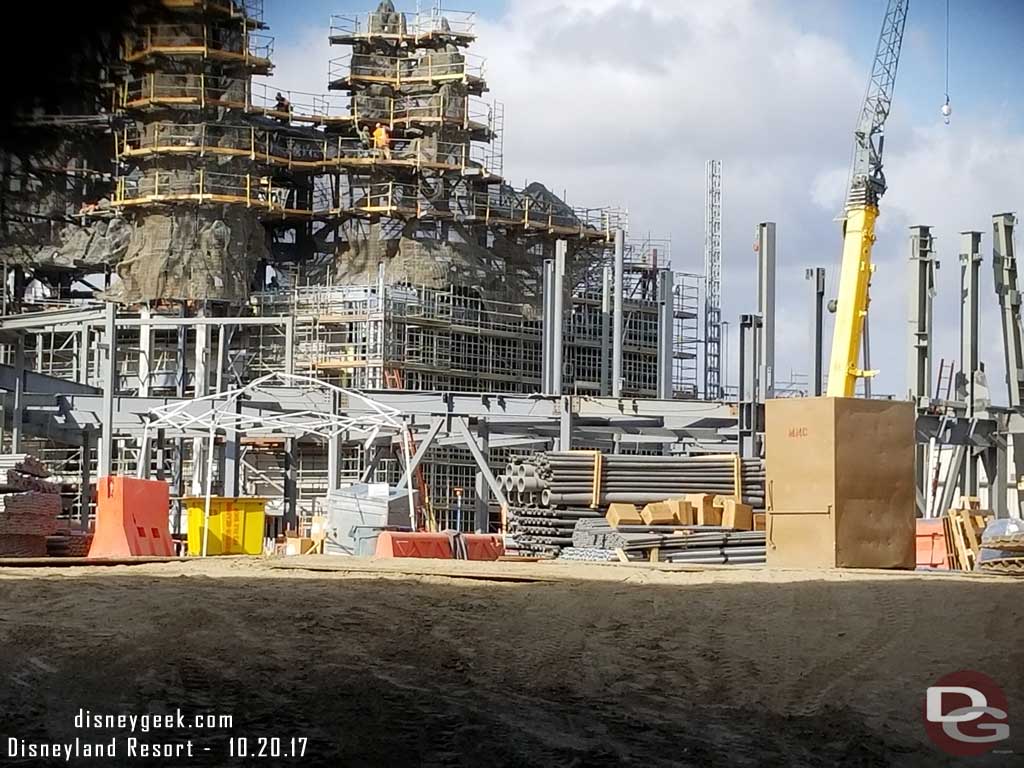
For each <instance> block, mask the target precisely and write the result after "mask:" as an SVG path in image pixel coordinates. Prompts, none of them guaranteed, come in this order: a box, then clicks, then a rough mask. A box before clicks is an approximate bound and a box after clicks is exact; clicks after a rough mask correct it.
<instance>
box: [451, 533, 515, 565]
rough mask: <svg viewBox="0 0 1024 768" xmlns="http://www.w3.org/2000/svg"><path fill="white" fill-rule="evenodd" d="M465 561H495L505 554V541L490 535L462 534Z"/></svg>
mask: <svg viewBox="0 0 1024 768" xmlns="http://www.w3.org/2000/svg"><path fill="white" fill-rule="evenodd" d="M462 540H463V541H465V542H466V559H467V560H497V559H498V558H499V557H501V556H502V555H504V554H505V541H504V539H503V538H502V537H501V536H497V535H494V534H490V533H464V534H462Z"/></svg>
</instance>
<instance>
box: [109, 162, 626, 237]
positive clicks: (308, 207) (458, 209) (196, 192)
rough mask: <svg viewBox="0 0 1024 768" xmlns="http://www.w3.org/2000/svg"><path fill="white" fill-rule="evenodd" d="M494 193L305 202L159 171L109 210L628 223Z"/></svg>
mask: <svg viewBox="0 0 1024 768" xmlns="http://www.w3.org/2000/svg"><path fill="white" fill-rule="evenodd" d="M501 189H503V190H506V192H507V193H506V194H501V193H498V192H494V191H491V190H490V189H487V190H477V189H473V188H470V189H467V190H465V191H463V192H462V193H460V194H459V195H457V196H456V197H454V198H443V199H441V200H436V199H435V198H436V194H435V188H434V187H432V186H431V185H428V184H425V183H423V182H420V183H415V184H401V183H397V182H377V183H358V182H357V183H350V184H349V186H348V188H347V189H346V190H345V192H344V193H343V194H342V195H341V196H340V199H339V200H336V201H333V202H332V200H331V197H330V193H329V191H328V190H327V189H324V188H320V187H315V188H314V195H313V200H312V203H308V202H299V199H298V196H297V195H296V194H295V189H294V188H292V187H289V186H283V185H276V184H275V183H274V181H273V179H271V178H270V177H269V176H261V175H258V174H228V173H210V172H207V171H205V169H198V170H174V171H169V170H160V171H148V172H146V173H145V174H142V175H140V176H122V177H119V178H118V182H117V187H116V191H115V195H114V205H115V206H118V207H122V206H137V205H146V204H159V203H173V202H192V203H200V204H202V203H235V204H241V205H245V206H247V207H250V208H261V209H265V210H266V211H267V212H268V213H270V214H280V215H287V216H296V217H320V218H328V217H340V216H353V215H355V216H359V215H369V216H381V217H385V218H397V219H412V218H418V219H430V220H441V219H454V220H458V221H466V222H472V223H487V224H492V225H501V226H508V227H517V228H522V229H524V230H535V231H543V232H548V233H550V234H556V235H563V236H566V237H579V238H583V239H586V240H594V241H606V242H607V241H611V240H612V239H613V238H614V236H615V232H616V230H618V229H620V228H623V227H626V226H628V215H627V213H626V212H625V211H623V210H621V209H617V208H580V207H570V206H567V205H565V204H556V203H554V202H551V201H547V200H538V199H536V198H534V197H531V196H530V195H528V194H526V193H523V192H517V191H516V190H512V189H511V188H510V187H501Z"/></svg>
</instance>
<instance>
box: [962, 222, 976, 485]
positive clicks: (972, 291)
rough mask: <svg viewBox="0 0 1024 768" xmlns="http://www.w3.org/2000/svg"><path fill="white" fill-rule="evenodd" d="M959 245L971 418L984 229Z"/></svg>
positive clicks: (964, 384)
mask: <svg viewBox="0 0 1024 768" xmlns="http://www.w3.org/2000/svg"><path fill="white" fill-rule="evenodd" d="M960 244H961V245H960V375H959V376H958V377H957V386H956V390H957V398H958V399H961V400H963V402H964V403H965V404H966V405H967V412H966V414H965V415H966V416H967V417H968V418H972V417H973V416H974V411H975V392H974V383H975V381H974V380H975V374H976V373H977V371H978V368H979V360H978V322H979V317H978V300H979V295H978V294H979V292H980V290H979V286H980V273H981V232H961V233H960ZM972 495H973V494H972Z"/></svg>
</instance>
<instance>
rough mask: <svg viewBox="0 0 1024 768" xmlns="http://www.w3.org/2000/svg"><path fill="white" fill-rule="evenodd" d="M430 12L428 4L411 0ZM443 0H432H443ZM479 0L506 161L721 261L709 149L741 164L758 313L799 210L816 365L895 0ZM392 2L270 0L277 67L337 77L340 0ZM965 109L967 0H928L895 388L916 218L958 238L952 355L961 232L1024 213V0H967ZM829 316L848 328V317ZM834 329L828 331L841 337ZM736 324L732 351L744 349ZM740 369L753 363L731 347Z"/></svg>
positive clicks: (907, 140)
mask: <svg viewBox="0 0 1024 768" xmlns="http://www.w3.org/2000/svg"><path fill="white" fill-rule="evenodd" d="M396 5H397V6H398V8H399V10H404V11H413V10H414V9H415V2H414V1H412V0H410V2H406V3H401V2H398V3H396ZM424 5H427V0H424ZM446 5H451V6H452V7H454V8H464V9H467V10H476V11H477V12H478V14H479V17H480V24H479V34H480V39H479V41H478V42H477V44H476V45H475V46H474V48H473V50H474V52H475V53H479V54H481V55H483V56H485V57H487V58H488V69H487V78H488V81H489V84H490V86H491V93H490V94H489V95H490V96H493V97H494V98H496V99H499V100H501V101H503V102H505V105H506V123H505V127H506V138H505V171H506V173H505V175H506V177H507V178H508V179H509V180H510V181H511V182H512V183H514V184H516V185H520V184H522V183H523V182H524V181H525V180H528V179H529V180H535V179H536V180H540V181H543V182H544V183H547V184H548V185H549V186H550V187H551V188H552V189H554V190H556V191H558V192H559V193H561V191H562V190H563V189H565V190H567V192H568V197H569V200H570V202H572V203H574V204H581V205H602V204H611V205H621V206H626V207H628V208H629V210H630V217H631V229H633V230H634V231H635V232H650V233H652V234H654V235H655V236H664V235H669V236H671V238H672V255H673V263H674V265H675V267H676V268H677V269H680V270H685V271H690V272H701V271H702V268H703V265H702V256H701V252H702V247H703V211H702V208H703V164H704V161H705V160H706V159H707V158H710V157H717V158H719V159H721V160H722V161H723V164H724V189H725V191H724V196H723V201H724V227H723V232H724V252H725V281H724V286H723V296H724V299H723V300H724V316H725V317H726V318H728V319H729V320H730V322H731V323H732V324H733V327H734V328H735V325H736V323H735V321H736V319H737V318H738V315H739V314H741V313H745V312H752V311H754V307H753V304H754V295H755V294H754V283H755V279H754V257H753V254H752V250H751V243H752V240H753V232H754V229H755V226H756V224H757V222H758V221H764V220H773V221H776V222H778V233H779V235H778V237H779V250H778V253H779V261H778V265H779V266H778V269H779V276H778V302H779V318H778V325H777V328H778V331H777V332H778V341H777V349H778V355H779V365H778V368H779V376H780V378H782V377H784V375H785V372H786V371H788V370H794V371H806V370H807V369H808V367H809V365H808V355H809V351H808V349H809V347H808V333H807V328H808V319H807V318H808V314H809V306H808V301H807V299H806V297H807V295H808V291H807V288H806V285H805V283H804V279H803V273H804V269H805V268H807V267H811V266H824V267H825V268H826V269H827V270H828V271H829V286H830V288H832V289H833V290H834V275H835V273H836V272H837V268H838V259H839V254H840V242H839V230H838V224H836V223H835V222H834V221H833V217H834V215H835V213H836V212H838V210H839V207H840V204H841V197H842V194H843V187H844V185H845V175H846V169H847V164H848V162H849V154H850V148H851V145H852V131H853V127H854V122H855V120H856V117H857V114H858V111H859V107H860V101H861V99H862V97H863V93H864V87H865V84H866V81H867V77H868V73H869V68H870V65H871V60H872V56H873V53H874V48H875V44H876V40H877V36H878V32H879V27H880V25H881V21H882V17H883V14H884V10H885V7H886V2H885V0H858V1H857V2H853V1H852V0H777V1H775V2H773V1H771V0H514V1H513V2H508V3H505V2H496V1H495V0H479V2H475V3H473V2H470V1H469V0H465V2H464V1H463V0H450V2H449V3H446ZM374 6H375V3H373V2H372V1H371V2H358V3H356V2H348V1H347V0H346V1H342V2H324V1H323V0H308V1H306V2H294V1H292V2H284V0H266V3H265V17H266V20H267V22H268V23H269V24H270V25H271V29H270V34H272V35H274V36H275V38H276V46H275V61H276V62H277V70H276V73H275V76H274V78H273V80H272V82H273V83H274V85H275V86H276V87H280V88H294V89H297V90H305V91H315V92H321V91H323V90H324V89H325V87H326V70H327V60H328V59H329V58H331V57H335V56H340V55H342V54H344V53H346V52H347V51H346V50H339V49H333V50H332V49H330V48H329V47H328V46H327V45H326V36H327V29H328V21H329V17H330V15H331V14H332V13H342V14H344V13H349V14H351V13H359V12H366V11H369V10H372V9H373V7H374ZM950 10H951V69H950V99H951V103H952V106H953V120H952V124H951V125H949V126H945V125H943V124H942V120H941V116H940V113H939V109H940V107H941V106H942V102H943V98H944V89H945V86H944V70H945V63H944V58H945V35H946V20H945V12H946V2H945V0H911V3H910V15H909V18H908V23H907V30H906V35H905V39H904V47H903V56H902V59H901V65H900V72H899V78H898V82H897V85H896V98H895V103H894V107H893V113H892V117H891V119H890V123H889V126H888V130H887V144H886V165H887V175H888V178H889V187H890V189H889V193H888V194H887V196H886V198H885V199H884V200H883V203H882V218H881V220H880V222H879V238H878V243H877V244H876V248H875V257H876V262H877V265H878V271H877V272H876V277H875V280H874V282H873V286H872V296H873V302H872V308H871V312H872V318H873V321H872V339H873V346H874V349H873V363H875V364H877V365H878V367H880V368H882V375H881V376H880V377H879V380H878V384H877V386H876V391H879V390H881V391H886V392H893V393H897V394H902V393H903V392H905V383H904V382H905V374H904V372H905V360H906V352H905V341H904V339H905V328H906V325H905V323H906V298H905V296H904V291H903V281H904V278H905V274H906V253H907V251H908V249H909V246H908V245H907V227H909V226H911V225H912V224H922V223H923V224H931V225H933V226H934V227H935V234H936V236H937V238H938V241H937V242H938V250H939V254H938V255H939V259H940V261H941V262H942V265H943V268H942V269H941V270H940V276H939V296H938V298H937V322H936V325H937V328H936V331H937V337H938V338H937V341H936V352H935V357H936V359H938V358H939V357H945V358H947V359H955V358H956V356H957V352H956V350H957V346H958V341H957V322H958V321H957V317H958V313H959V308H958V303H957V298H956V295H957V291H958V286H957V283H958V280H959V269H958V265H957V252H958V247H959V232H960V231H961V230H964V229H977V230H981V231H982V232H984V233H985V237H984V240H983V249H984V253H985V255H986V261H985V264H984V265H983V276H984V277H983V279H984V281H985V282H984V284H983V285H984V287H985V289H986V290H987V291H991V264H990V261H989V259H990V255H989V254H990V251H991V242H990V241H991V214H993V213H995V212H1000V211H1006V210H1017V211H1020V212H1022V213H1024V100H1022V99H1021V98H1020V94H1022V93H1024V46H1022V44H1021V43H1022V41H1024V0H951V1H950ZM993 303H994V302H987V303H986V305H985V309H984V310H983V315H982V330H983V334H984V340H983V349H982V356H983V358H984V359H985V361H986V363H987V365H988V367H989V370H990V386H992V389H993V390H994V392H995V393H996V400H997V401H1005V395H1003V394H1002V392H1003V390H1004V386H1003V384H1002V360H1001V346H1000V342H999V325H998V321H997V319H996V315H995V313H994V312H992V310H991V305H992V304H993ZM828 332H829V333H830V330H829V331H828ZM829 346H830V344H826V347H829ZM737 349H738V344H736V343H735V338H734V339H733V341H732V343H731V344H730V350H732V351H733V352H735V350H737ZM730 369H731V370H732V371H733V378H735V370H736V366H735V365H734V364H732V365H730Z"/></svg>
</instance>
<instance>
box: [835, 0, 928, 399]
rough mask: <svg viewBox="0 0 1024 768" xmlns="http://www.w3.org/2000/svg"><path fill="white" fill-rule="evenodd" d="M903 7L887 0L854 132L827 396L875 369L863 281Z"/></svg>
mask: <svg viewBox="0 0 1024 768" xmlns="http://www.w3.org/2000/svg"><path fill="white" fill-rule="evenodd" d="M908 5H909V0H889V3H888V6H887V7H886V11H885V20H884V21H883V22H882V34H881V35H880V36H879V38H878V47H877V48H876V50H875V61H874V65H873V66H872V68H871V79H870V80H869V81H868V91H867V95H866V96H865V97H864V105H863V107H862V108H861V113H860V119H859V120H858V122H857V129H856V131H854V138H855V141H854V148H853V163H852V167H851V170H850V184H849V187H848V191H847V196H846V210H845V215H844V218H843V262H842V266H841V268H840V272H839V293H838V295H837V297H836V316H835V326H834V330H833V334H832V358H831V361H830V363H829V370H828V396H829V397H853V395H854V392H855V390H856V387H857V379H858V378H865V377H869V376H874V375H875V374H876V373H877V371H867V370H864V369H862V368H860V367H859V358H860V345H861V336H862V334H863V331H864V323H865V321H866V319H867V314H868V285H869V284H870V282H871V273H872V272H873V271H874V268H873V267H872V265H871V248H872V246H873V245H874V243H875V220H876V219H877V218H878V201H879V200H880V199H881V197H882V195H883V194H885V174H884V173H883V172H882V150H883V149H884V147H885V121H886V119H887V118H888V117H889V109H890V107H891V106H892V94H893V89H894V87H895V85H896V69H897V68H898V66H899V63H900V48H901V47H902V45H903V29H904V27H905V25H906V22H907V7H908Z"/></svg>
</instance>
